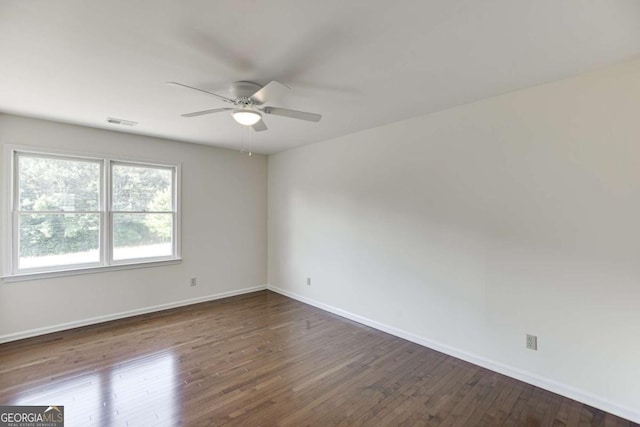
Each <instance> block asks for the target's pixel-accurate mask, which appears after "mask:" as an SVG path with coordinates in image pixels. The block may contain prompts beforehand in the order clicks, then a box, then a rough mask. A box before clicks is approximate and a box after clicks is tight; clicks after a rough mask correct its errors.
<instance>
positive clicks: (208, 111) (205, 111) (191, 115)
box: [182, 108, 233, 117]
mask: <svg viewBox="0 0 640 427" xmlns="http://www.w3.org/2000/svg"><path fill="white" fill-rule="evenodd" d="M229 110H233V108H214V109H212V110H203V111H196V112H195V113H187V114H182V117H198V116H204V115H205V114H212V113H219V112H221V111H229Z"/></svg>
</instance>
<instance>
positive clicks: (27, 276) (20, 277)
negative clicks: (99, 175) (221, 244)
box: [2, 258, 182, 283]
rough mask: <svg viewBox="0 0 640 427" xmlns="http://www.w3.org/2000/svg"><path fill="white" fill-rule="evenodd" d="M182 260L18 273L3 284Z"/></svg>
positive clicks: (174, 260)
mask: <svg viewBox="0 0 640 427" xmlns="http://www.w3.org/2000/svg"><path fill="white" fill-rule="evenodd" d="M181 262H182V258H176V259H169V260H163V261H148V262H135V263H131V264H118V265H104V266H99V267H87V268H74V269H73V270H56V271H47V272H39V273H20V274H14V275H11V276H3V277H2V281H3V282H5V283H11V282H23V281H26V280H40V279H50V278H54V277H64V276H77V275H80V274H94V273H106V272H109V271H119V270H133V269H138V268H147V267H160V266H164V265H173V264H180V263H181Z"/></svg>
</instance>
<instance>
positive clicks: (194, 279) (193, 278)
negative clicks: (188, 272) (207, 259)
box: [189, 277, 198, 286]
mask: <svg viewBox="0 0 640 427" xmlns="http://www.w3.org/2000/svg"><path fill="white" fill-rule="evenodd" d="M189 286H198V279H196V278H195V277H192V278H191V281H190V282H189Z"/></svg>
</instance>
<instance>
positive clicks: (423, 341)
mask: <svg viewBox="0 0 640 427" xmlns="http://www.w3.org/2000/svg"><path fill="white" fill-rule="evenodd" d="M267 289H269V290H270V291H273V292H277V293H279V294H281V295H284V296H287V297H289V298H293V299H295V300H298V301H300V302H303V303H305V304H309V305H312V306H314V307H317V308H320V309H322V310H325V311H328V312H329V313H333V314H337V315H338V316H341V317H344V318H346V319H349V320H353V321H354V322H358V323H361V324H363V325H366V326H370V327H372V328H374V329H377V330H379V331H382V332H386V333H388V334H391V335H394V336H396V337H399V338H403V339H405V340H407V341H411V342H414V343H416V344H419V345H421V346H423V347H427V348H430V349H433V350H436V351H439V352H441V353H445V354H448V355H449V356H453V357H456V358H458V359H462V360H464V361H466V362H469V363H473V364H474V365H478V366H481V367H483V368H487V369H490V370H492V371H494V372H498V373H500V374H503V375H506V376H508V377H511V378H515V379H517V380H520V381H523V382H525V383H528V384H531V385H534V386H536V387H540V388H543V389H545V390H548V391H551V392H553V393H556V394H559V395H561V396H565V397H568V398H570V399H573V400H577V401H578V402H582V403H584V404H587V405H589V406H593V407H594V408H598V409H601V410H603V411H606V412H610V413H612V414H614V415H617V416H619V417H622V418H626V419H628V420H631V421H633V422H636V423H640V412H639V411H638V410H633V409H631V408H627V407H625V406H621V405H619V404H617V403H614V402H611V401H609V400H607V399H605V398H602V397H600V396H596V395H594V394H591V393H588V392H585V391H583V390H579V389H577V388H575V387H571V386H569V385H566V384H561V383H559V382H557V381H554V380H551V379H549V378H545V377H541V376H539V375H537V374H533V373H531V372H527V371H524V370H522V369H518V368H516V367H513V366H509V365H505V364H503V363H500V362H496V361H493V360H489V359H486V358H483V357H480V356H477V355H475V354H473V353H469V352H466V351H463V350H459V349H457V348H454V347H451V346H448V345H446V344H442V343H440V342H437V341H433V340H430V339H428V338H424V337H421V336H418V335H415V334H413V333H411V332H407V331H403V330H401V329H397V328H394V327H393V326H389V325H386V324H384V323H380V322H377V321H375V320H372V319H369V318H366V317H363V316H360V315H357V314H354V313H351V312H348V311H346V310H342V309H340V308H337V307H333V306H331V305H328V304H325V303H322V302H319V301H316V300H313V299H311V298H308V297H305V296H302V295H299V294H296V293H294V292H290V291H287V290H286V289H282V288H279V287H277V286H273V285H267Z"/></svg>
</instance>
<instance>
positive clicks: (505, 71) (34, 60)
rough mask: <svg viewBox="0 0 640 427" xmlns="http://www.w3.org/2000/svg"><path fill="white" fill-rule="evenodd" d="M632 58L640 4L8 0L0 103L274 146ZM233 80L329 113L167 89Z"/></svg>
mask: <svg viewBox="0 0 640 427" xmlns="http://www.w3.org/2000/svg"><path fill="white" fill-rule="evenodd" d="M638 53H640V2H639V1H637V0H485V1H479V0H416V1H410V0H398V1H383V0H321V1H307V0H269V1H266V0H263V1H259V0H221V1H212V0H182V1H177V0H176V1H174V0H135V1H133V0H109V1H97V0H96V1H88V0H57V1H51V0H29V1H19V0H0V111H3V112H8V113H15V114H23V115H28V116H35V117H43V118H47V119H52V120H58V121H63V122H71V123H78V124H83V125H87V126H94V127H99V128H106V129H113V130H120V131H125V132H133V133H140V134H145V135H153V136H160V137H165V138H170V139H175V140H181V141H189V142H196V143H201V144H209V145H215V146H220V147H228V148H234V149H242V148H244V149H249V150H252V151H254V152H260V153H274V152H278V151H281V150H284V149H287V148H291V147H295V146H300V145H304V144H309V143H312V142H316V141H322V140H325V139H329V138H332V137H336V136H340V135H344V134H348V133H352V132H356V131H359V130H363V129H367V128H371V127H375V126H380V125H383V124H386V123H390V122H394V121H398V120H402V119H406V118H409V117H413V116H418V115H422V114H426V113H429V112H433V111H438V110H442V109H445V108H448V107H452V106H455V105H459V104H464V103H468V102H471V101H475V100H478V99H482V98H487V97H491V96H495V95H498V94H501V93H505V92H509V91H513V90H516V89H520V88H523V87H528V86H532V85H536V84H540V83H543V82H547V81H552V80H557V79H561V78H565V77H569V76H572V75H576V74H579V73H582V72H585V71H589V70H592V69H594V68H598V67H602V66H605V65H608V64H611V63H616V62H621V61H626V60H631V59H634V57H635V55H637V54H638ZM236 80H250V81H255V82H258V83H260V84H266V83H268V82H269V81H271V80H278V81H280V82H282V83H285V84H287V85H289V86H290V87H291V90H290V91H289V92H288V93H286V94H285V96H282V97H280V99H277V100H273V102H269V103H268V104H269V105H275V106H280V107H285V108H293V109H298V110H303V111H311V112H317V113H321V114H322V115H323V119H322V121H321V122H320V123H310V122H304V121H297V120H293V119H287V118H282V117H276V116H268V117H266V119H265V121H266V123H267V125H268V126H269V130H268V131H265V132H260V133H256V132H253V131H251V130H250V129H249V128H245V127H242V126H240V125H238V124H237V123H235V122H234V121H233V119H232V118H231V116H230V114H228V113H218V114H212V115H207V116H201V117H195V118H183V117H180V114H182V113H187V112H193V111H198V110H204V109H210V108H217V107H224V106H227V105H226V104H224V103H222V102H220V101H218V100H217V99H216V98H214V97H210V96H208V95H202V94H198V93H192V92H190V91H188V90H184V89H180V88H175V87H171V86H167V85H165V84H164V82H166V81H178V82H181V83H184V84H188V85H192V86H197V87H201V88H204V89H207V90H210V91H213V92H216V93H220V94H222V95H227V96H228V93H227V92H226V90H227V87H228V84H229V83H231V82H233V81H236ZM107 116H110V117H116V118H122V119H128V120H133V121H137V122H139V124H138V126H136V127H135V128H131V129H130V128H124V127H118V126H116V125H111V124H108V123H106V122H105V119H106V117H107Z"/></svg>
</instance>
